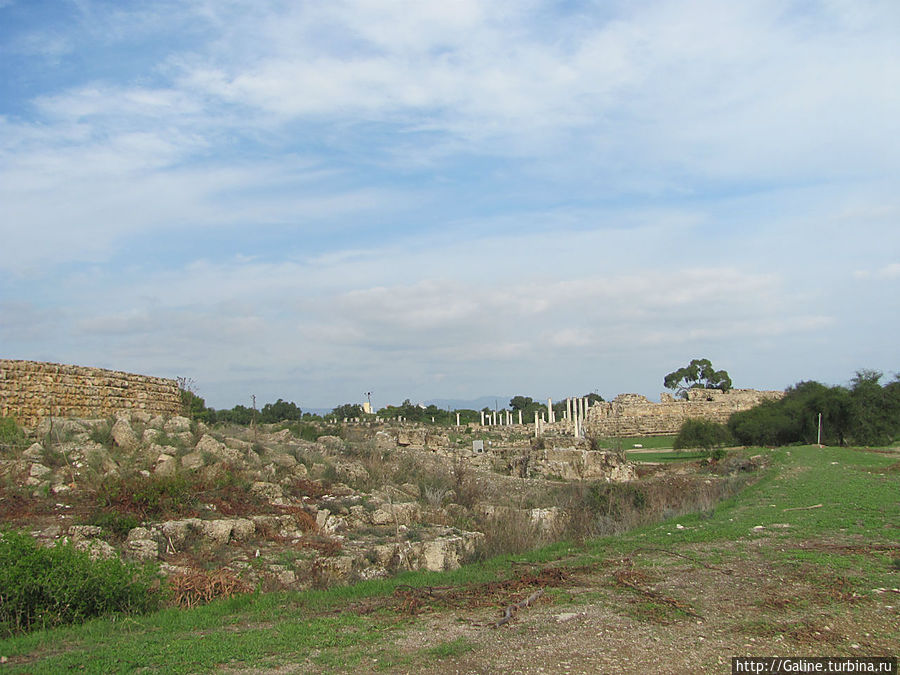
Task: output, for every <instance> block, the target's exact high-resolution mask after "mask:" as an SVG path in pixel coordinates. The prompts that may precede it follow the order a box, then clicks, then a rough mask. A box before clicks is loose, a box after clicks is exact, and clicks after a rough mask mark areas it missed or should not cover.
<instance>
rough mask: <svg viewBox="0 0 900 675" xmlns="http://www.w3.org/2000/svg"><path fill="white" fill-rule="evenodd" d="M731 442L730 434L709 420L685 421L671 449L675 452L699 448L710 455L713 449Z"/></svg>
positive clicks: (725, 428) (726, 429)
mask: <svg viewBox="0 0 900 675" xmlns="http://www.w3.org/2000/svg"><path fill="white" fill-rule="evenodd" d="M731 442H732V436H731V432H730V431H728V427H726V426H725V425H724V424H719V423H718V422H713V421H711V420H703V419H686V420H685V421H684V422H683V423H682V424H681V429H679V430H678V435H677V436H676V437H675V441H674V442H673V444H672V447H673V448H674V449H675V450H684V449H686V448H699V449H702V450H706V451H707V452H709V453H712V451H713V450H714V449H715V448H720V447H722V446H724V445H729V444H730V443H731Z"/></svg>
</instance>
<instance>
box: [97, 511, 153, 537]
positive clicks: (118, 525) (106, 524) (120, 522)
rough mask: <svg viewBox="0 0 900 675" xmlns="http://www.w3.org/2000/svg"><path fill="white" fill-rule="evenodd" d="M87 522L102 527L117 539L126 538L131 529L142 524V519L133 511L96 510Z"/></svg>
mask: <svg viewBox="0 0 900 675" xmlns="http://www.w3.org/2000/svg"><path fill="white" fill-rule="evenodd" d="M87 524H88V525H96V526H98V527H102V528H103V529H104V530H106V531H107V532H109V533H110V534H111V535H113V536H114V537H116V538H117V539H125V537H127V536H128V533H129V532H131V530H133V529H134V528H136V527H138V526H139V525H140V524H141V521H140V519H139V518H138V517H137V516H135V515H134V514H132V513H119V512H118V511H95V512H94V513H93V514H92V515H91V517H90V518H89V519H88V521H87Z"/></svg>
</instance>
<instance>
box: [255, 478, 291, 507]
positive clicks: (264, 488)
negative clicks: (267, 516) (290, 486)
mask: <svg viewBox="0 0 900 675" xmlns="http://www.w3.org/2000/svg"><path fill="white" fill-rule="evenodd" d="M250 494H252V495H254V496H256V497H260V498H261V499H267V500H268V501H270V502H274V501H275V500H278V499H281V498H283V497H284V490H282V489H281V486H280V485H278V484H277V483H268V482H266V481H256V482H255V483H253V485H251V486H250Z"/></svg>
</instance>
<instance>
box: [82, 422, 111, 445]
mask: <svg viewBox="0 0 900 675" xmlns="http://www.w3.org/2000/svg"><path fill="white" fill-rule="evenodd" d="M88 437H89V438H90V439H91V440H92V441H94V443H99V444H100V445H102V446H103V447H105V448H107V449H110V450H112V448H113V446H114V445H115V440H114V439H113V435H112V425H111V424H110V423H109V422H105V423H104V424H98V425H97V426H95V427H93V428H92V429H91V431H90V433H89V434H88Z"/></svg>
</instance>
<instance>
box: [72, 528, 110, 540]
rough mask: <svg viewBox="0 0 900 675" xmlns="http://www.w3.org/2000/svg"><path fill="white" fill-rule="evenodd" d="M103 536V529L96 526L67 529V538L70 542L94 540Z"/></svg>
mask: <svg viewBox="0 0 900 675" xmlns="http://www.w3.org/2000/svg"><path fill="white" fill-rule="evenodd" d="M102 535H103V528H102V527H99V526H98V525H72V526H70V527H69V536H70V537H72V541H79V540H81V539H94V538H96V537H100V536H102Z"/></svg>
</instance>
